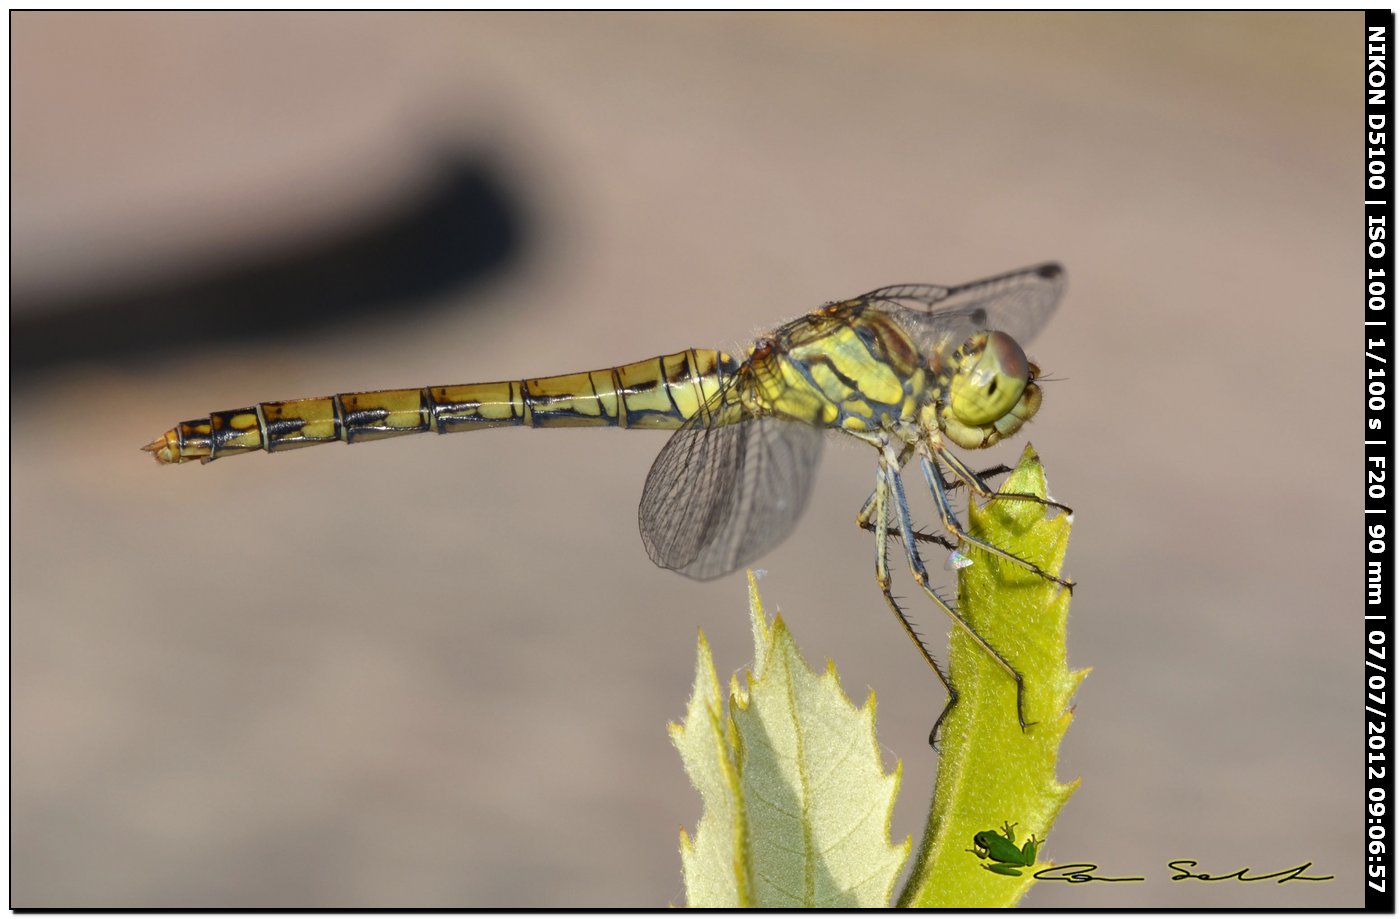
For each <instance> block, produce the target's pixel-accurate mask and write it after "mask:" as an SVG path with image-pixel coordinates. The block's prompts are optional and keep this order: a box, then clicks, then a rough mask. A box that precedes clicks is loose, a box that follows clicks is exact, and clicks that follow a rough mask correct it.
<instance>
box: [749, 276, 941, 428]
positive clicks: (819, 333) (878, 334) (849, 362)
mask: <svg viewBox="0 0 1400 919" xmlns="http://www.w3.org/2000/svg"><path fill="white" fill-rule="evenodd" d="M748 365H749V372H750V375H751V379H752V380H753V382H754V394H753V395H754V402H755V403H756V404H757V406H759V407H766V408H767V409H768V410H769V411H771V412H773V413H775V414H779V415H784V416H787V417H789V418H794V419H797V420H799V421H803V422H806V423H808V424H815V425H819V426H821V427H829V428H837V429H839V430H845V431H852V432H857V433H868V432H873V431H877V430H881V429H884V430H891V429H894V428H895V427H898V426H907V425H909V424H913V423H917V418H918V413H919V408H920V406H921V404H923V403H924V402H926V401H928V399H929V398H930V397H931V394H932V393H931V390H930V386H929V382H930V379H931V377H930V375H929V372H928V369H927V366H926V364H925V361H924V359H923V357H922V355H921V354H920V353H919V351H918V349H917V347H915V345H914V343H913V341H912V340H911V339H910V337H909V335H908V334H907V333H906V332H905V331H904V330H903V329H902V328H900V326H899V324H898V323H896V322H895V321H894V320H893V319H891V318H890V317H889V316H887V315H885V314H884V313H881V312H879V311H877V310H870V309H864V308H861V307H859V306H855V305H853V304H851V303H838V304H833V305H832V306H828V307H825V308H823V309H821V310H818V311H817V312H815V313H812V314H809V315H807V316H804V317H802V318H801V319H797V320H794V321H793V322H790V323H788V324H787V325H785V326H783V327H782V328H781V329H779V330H778V331H777V332H776V333H775V334H774V337H773V338H771V339H764V340H762V341H760V342H758V343H757V344H756V345H755V346H754V349H753V350H752V351H751V353H750V355H749V361H748Z"/></svg>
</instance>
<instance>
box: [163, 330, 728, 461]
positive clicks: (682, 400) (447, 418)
mask: <svg viewBox="0 0 1400 919" xmlns="http://www.w3.org/2000/svg"><path fill="white" fill-rule="evenodd" d="M737 369H738V365H737V364H736V363H735V361H734V359H733V358H731V357H730V356H729V355H727V354H725V353H723V352H721V351H711V350H706V349H700V348H691V349H688V350H686V351H678V352H676V353H675V354H664V355H661V356H660V357H654V358H651V359H649V360H645V361H637V362H636V363H632V364H623V365H621V366H618V367H608V368H605V369H602V370H591V371H584V372H582V373H570V374H563V375H560V376H552V377H539V378H536V379H525V380H505V381H502V382H499V383H468V384H464V385H461V386H428V387H424V388H422V389H384V390H378V391H375V392H361V393H339V394H337V395H334V396H322V397H317V398H312V399H294V400H291V401H287V402H262V403H259V404H258V405H252V406H248V407H247V408H238V409H232V410H230V411H223V412H214V413H213V414H211V415H210V416H209V417H208V418H199V419H195V420H194V421H185V422H182V423H180V424H178V425H176V426H175V427H174V428H172V429H171V430H169V431H167V432H166V433H165V434H164V435H163V436H162V437H161V438H158V439H157V440H155V441H153V442H152V443H150V444H148V445H146V447H145V448H144V449H145V450H147V451H148V452H150V453H153V454H155V457H156V459H157V461H159V462H162V463H185V462H189V461H191V460H196V459H197V460H201V461H203V462H206V463H207V462H211V461H213V460H216V459H220V458H222V457H225V456H234V455H237V454H240V453H251V452H254V451H257V450H266V451H268V452H269V453H275V452H277V451H279V450H292V449H295V448H297V447H310V446H314V445H316V444H322V443H331V442H333V441H344V442H346V443H358V442H360V441H364V440H379V439H382V438H385V437H397V436H399V435H401V434H418V433H422V432H425V431H436V432H437V433H439V434H448V433H451V432H453V431H473V430H479V429H482V428H494V427H501V426H505V425H523V426H525V427H533V428H548V427H602V426H614V427H624V428H678V427H680V426H681V425H682V424H684V423H685V421H686V420H687V419H689V418H690V417H691V416H693V415H694V414H696V412H698V411H700V408H701V406H702V405H704V404H705V402H706V401H707V400H709V399H710V398H711V397H713V396H714V395H715V393H716V392H718V391H719V389H720V387H721V386H722V385H723V384H724V382H725V381H726V380H728V379H729V378H730V377H731V376H733V375H734V373H735V371H736V370H737Z"/></svg>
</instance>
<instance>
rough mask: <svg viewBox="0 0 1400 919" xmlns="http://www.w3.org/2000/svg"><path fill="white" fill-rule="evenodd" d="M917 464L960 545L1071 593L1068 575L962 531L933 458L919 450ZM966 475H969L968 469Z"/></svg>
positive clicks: (1032, 496)
mask: <svg viewBox="0 0 1400 919" xmlns="http://www.w3.org/2000/svg"><path fill="white" fill-rule="evenodd" d="M948 456H949V454H947V453H942V454H940V455H939V458H940V459H943V460H947V459H948ZM949 465H950V466H952V465H953V463H949ZM919 466H920V467H921V468H922V469H923V471H924V480H925V481H926V482H928V487H929V489H930V490H931V491H932V492H933V501H934V504H935V505H937V507H938V516H939V517H941V518H942V519H943V526H944V528H946V529H947V530H948V532H950V533H952V534H953V536H954V538H956V539H957V540H958V542H959V543H960V544H963V545H969V546H976V547H977V548H979V549H981V550H982V551H983V552H990V553H991V554H992V555H995V556H998V557H999V558H1004V559H1006V560H1007V561H1009V562H1012V563H1014V564H1017V565H1020V566H1021V567H1022V568H1025V569H1026V570H1027V571H1030V572H1032V573H1034V574H1037V575H1039V576H1040V577H1042V578H1045V580H1047V581H1053V582H1055V583H1056V584H1059V585H1060V586H1061V587H1063V588H1065V589H1066V590H1068V591H1069V592H1070V593H1071V594H1072V593H1074V582H1073V581H1071V580H1069V579H1068V578H1061V577H1057V576H1055V575H1053V574H1051V573H1049V572H1048V571H1045V570H1044V569H1042V568H1041V567H1040V566H1039V565H1036V564H1034V563H1032V562H1028V561H1026V560H1025V559H1023V558H1021V557H1020V556H1019V555H1012V554H1011V553H1010V552H1007V551H1006V550H1005V549H999V548H997V547H996V546H994V545H992V544H991V543H989V542H987V541H986V540H984V539H978V538H977V537H975V536H972V535H971V534H969V533H968V532H967V531H966V530H964V529H963V526H962V524H961V523H959V522H958V518H957V515H956V514H954V513H953V506H952V504H950V503H949V502H948V493H947V491H946V490H945V489H944V488H943V477H942V476H941V475H939V474H938V469H937V468H936V466H935V461H934V460H932V459H930V458H929V455H928V454H927V453H924V452H922V451H921V452H920V454H919ZM954 468H956V467H954ZM962 468H963V469H967V467H966V466H963V467H962ZM969 474H971V471H970V470H969ZM983 487H984V488H985V487H986V486H985V485H984V486H983ZM992 495H993V496H999V497H1002V498H1031V499H1035V500H1039V499H1037V498H1036V496H1035V495H1016V494H1009V495H997V493H996V492H992ZM1040 503H1042V504H1050V505H1054V506H1055V507H1064V505H1062V504H1057V503H1055V502H1053V501H1041V502H1040Z"/></svg>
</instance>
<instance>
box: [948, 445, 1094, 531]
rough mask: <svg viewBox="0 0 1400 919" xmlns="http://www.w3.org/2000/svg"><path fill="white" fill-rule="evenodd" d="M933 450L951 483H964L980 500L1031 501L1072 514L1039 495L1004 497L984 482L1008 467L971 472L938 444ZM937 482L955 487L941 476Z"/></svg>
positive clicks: (1064, 507) (1066, 508)
mask: <svg viewBox="0 0 1400 919" xmlns="http://www.w3.org/2000/svg"><path fill="white" fill-rule="evenodd" d="M933 450H934V452H935V453H936V454H937V455H938V458H939V459H940V460H942V461H943V462H945V463H947V464H948V468H949V469H951V470H953V477H954V478H953V481H958V482H962V483H966V485H967V487H968V488H971V489H972V490H973V491H974V492H976V493H977V496H978V497H980V498H985V499H987V500H989V501H990V500H1007V501H1031V502H1033V503H1035V504H1043V505H1045V506H1046V507H1055V508H1059V509H1060V510H1061V511H1063V512H1064V513H1066V514H1073V513H1074V508H1072V507H1069V506H1068V505H1065V504H1061V503H1060V502H1058V501H1051V500H1049V499H1047V498H1042V497H1040V496H1039V495H1023V494H1020V493H1018V492H1011V493H1010V494H1005V495H1004V494H1002V493H1001V492H999V491H996V490H995V489H993V488H992V487H991V486H990V485H988V484H987V483H986V481H985V480H986V478H987V477H988V476H994V475H1001V474H1002V473H1003V472H1010V471H1011V467H1009V466H1004V465H1003V466H993V467H992V468H990V469H983V470H982V471H981V472H973V471H972V469H971V467H969V466H968V465H967V464H966V463H964V462H963V461H962V460H960V459H958V457H957V455H956V454H954V453H953V452H952V451H951V450H946V449H944V448H943V447H942V446H941V445H938V444H935V445H934V446H933ZM939 481H941V482H942V483H943V487H944V488H945V489H949V490H951V489H952V488H954V487H956V486H954V485H953V484H952V482H951V481H950V480H948V479H945V478H943V477H942V476H941V475H940V476H939Z"/></svg>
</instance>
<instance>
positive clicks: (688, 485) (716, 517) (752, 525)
mask: <svg viewBox="0 0 1400 919" xmlns="http://www.w3.org/2000/svg"><path fill="white" fill-rule="evenodd" d="M699 419H700V416H696V419H692V421H691V422H690V423H688V424H687V425H686V426H685V427H683V428H681V429H680V430H678V431H676V433H675V434H672V435H671V439H670V440H668V441H667V442H666V446H665V447H664V448H662V450H661V453H660V454H659V455H658V456H657V457H656V462H654V463H652V465H651V472H650V473H648V474H647V483H646V487H645V488H644V489H643V491H642V504H641V507H640V508H639V509H638V511H637V520H638V523H639V524H640V526H641V531H642V542H643V543H645V544H646V547H647V555H649V556H651V560H652V561H653V562H655V563H656V564H657V565H659V566H660V567H662V568H670V569H673V570H675V571H679V572H680V573H681V574H684V575H686V576H688V577H692V578H695V579H697V580H700V581H708V580H710V579H711V578H717V577H719V576H721V575H724V574H728V573H729V572H731V571H733V570H735V569H736V568H739V567H740V566H742V565H745V564H747V563H748V562H751V561H753V560H754V559H755V558H757V557H758V556H760V555H762V554H763V553H764V552H766V551H768V550H769V549H771V548H773V547H774V546H776V545H777V544H778V543H779V542H781V541H782V540H783V537H785V536H787V534H788V533H789V532H791V530H792V528H793V525H794V524H796V523H797V518H798V517H800V516H801V515H802V510H803V508H805V507H806V505H807V496H808V495H809V494H810V492H811V490H812V477H813V473H814V471H815V470H816V468H817V461H818V459H820V456H821V445H822V429H821V428H817V427H813V426H811V425H808V424H803V423H801V422H797V421H789V420H787V419H784V418H777V417H771V416H764V417H757V418H752V417H751V418H749V419H747V420H745V421H741V422H738V423H735V424H728V425H721V426H717V427H707V426H706V425H705V424H704V423H703V422H702V421H700V420H699Z"/></svg>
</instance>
